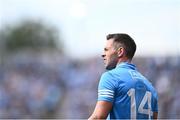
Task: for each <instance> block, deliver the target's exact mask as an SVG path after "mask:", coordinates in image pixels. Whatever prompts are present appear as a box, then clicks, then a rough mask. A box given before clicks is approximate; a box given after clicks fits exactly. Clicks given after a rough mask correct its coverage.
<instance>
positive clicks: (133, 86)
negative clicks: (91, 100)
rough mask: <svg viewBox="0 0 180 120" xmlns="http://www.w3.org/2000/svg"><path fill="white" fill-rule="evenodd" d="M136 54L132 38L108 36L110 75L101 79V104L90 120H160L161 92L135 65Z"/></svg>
mask: <svg viewBox="0 0 180 120" xmlns="http://www.w3.org/2000/svg"><path fill="white" fill-rule="evenodd" d="M135 51H136V44H135V42H134V40H133V39H132V38H131V37H130V36H129V35H127V34H109V35H108V36H107V41H106V46H105V48H104V54H103V55H102V57H103V59H104V63H105V67H106V69H107V70H108V71H106V72H105V73H103V75H102V76H101V79H100V82H99V87H98V101H97V104H96V107H95V110H94V112H93V114H92V115H91V116H90V118H89V119H106V118H107V117H108V118H109V119H157V115H158V98H157V97H158V96H157V92H156V91H155V89H154V88H153V86H152V85H151V83H150V82H149V81H148V80H147V79H146V78H145V77H144V76H143V75H142V74H141V73H139V72H138V71H137V69H136V66H135V65H133V64H132V63H131V60H132V58H133V56H134V53H135Z"/></svg>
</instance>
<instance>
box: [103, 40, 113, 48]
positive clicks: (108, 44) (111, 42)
mask: <svg viewBox="0 0 180 120" xmlns="http://www.w3.org/2000/svg"><path fill="white" fill-rule="evenodd" d="M113 42H114V40H113V39H109V40H106V45H105V47H106V48H109V47H112V46H113Z"/></svg>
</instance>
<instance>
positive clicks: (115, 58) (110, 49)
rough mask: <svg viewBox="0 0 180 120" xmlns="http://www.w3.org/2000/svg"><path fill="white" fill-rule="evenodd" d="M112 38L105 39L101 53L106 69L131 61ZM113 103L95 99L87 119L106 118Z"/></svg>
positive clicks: (155, 113) (154, 117)
mask: <svg viewBox="0 0 180 120" xmlns="http://www.w3.org/2000/svg"><path fill="white" fill-rule="evenodd" d="M113 43H114V40H113V39H109V40H107V41H106V45H105V47H104V53H103V55H102V57H103V59H104V64H105V67H106V69H108V70H111V69H114V68H115V67H116V65H117V64H119V63H121V62H125V61H126V62H131V60H129V59H128V58H127V57H126V55H125V49H124V48H123V47H119V48H118V49H117V48H115V47H114V46H113ZM112 107H113V105H112V103H111V102H107V101H97V103H96V107H95V109H94V112H93V114H92V115H91V116H90V117H89V120H92V119H106V118H107V116H108V114H109V112H110V111H111V109H112ZM157 116H158V113H157V112H154V113H153V119H157Z"/></svg>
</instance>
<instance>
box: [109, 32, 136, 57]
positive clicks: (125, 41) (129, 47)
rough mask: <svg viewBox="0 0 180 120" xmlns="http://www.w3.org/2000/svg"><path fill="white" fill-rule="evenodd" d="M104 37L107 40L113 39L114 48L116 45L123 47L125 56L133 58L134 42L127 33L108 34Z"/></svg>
mask: <svg viewBox="0 0 180 120" xmlns="http://www.w3.org/2000/svg"><path fill="white" fill-rule="evenodd" d="M106 39H107V40H109V39H113V40H114V47H115V48H117V47H118V48H119V47H120V46H122V47H124V49H125V54H126V56H127V58H129V59H132V58H133V56H134V54H135V52H136V43H135V42H134V40H133V39H132V38H131V37H130V36H129V35H128V34H125V33H115V34H108V35H107V36H106ZM117 43H118V44H117Z"/></svg>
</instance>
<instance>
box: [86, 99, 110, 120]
mask: <svg viewBox="0 0 180 120" xmlns="http://www.w3.org/2000/svg"><path fill="white" fill-rule="evenodd" d="M111 109H112V103H111V102H107V101H98V102H97V104H96V107H95V110H94V112H93V114H92V116H91V117H90V118H89V119H106V118H107V116H108V114H109V112H110V111H111Z"/></svg>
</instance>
